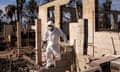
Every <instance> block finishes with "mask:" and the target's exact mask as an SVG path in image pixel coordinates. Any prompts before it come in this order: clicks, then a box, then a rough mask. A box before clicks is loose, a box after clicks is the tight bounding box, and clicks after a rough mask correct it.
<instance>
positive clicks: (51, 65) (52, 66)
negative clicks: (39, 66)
mask: <svg viewBox="0 0 120 72" xmlns="http://www.w3.org/2000/svg"><path fill="white" fill-rule="evenodd" d="M55 67H56V66H55V64H50V65H49V66H47V65H46V66H45V68H46V69H51V68H55Z"/></svg>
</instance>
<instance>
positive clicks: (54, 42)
mask: <svg viewBox="0 0 120 72" xmlns="http://www.w3.org/2000/svg"><path fill="white" fill-rule="evenodd" d="M60 37H62V39H64V42H65V43H66V42H67V39H66V36H65V35H64V33H63V32H62V30H61V29H59V28H54V30H53V31H50V30H47V31H46V32H45V35H44V38H43V41H46V40H47V39H48V45H47V48H46V62H47V66H49V65H51V64H54V65H55V60H60V59H61V55H60V45H59V43H58V42H59V40H60ZM52 55H53V56H54V57H55V59H53V57H52Z"/></svg>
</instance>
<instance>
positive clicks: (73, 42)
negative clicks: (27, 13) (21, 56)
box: [17, 0, 120, 72]
mask: <svg viewBox="0 0 120 72" xmlns="http://www.w3.org/2000/svg"><path fill="white" fill-rule="evenodd" d="M111 1H114V0H111ZM111 1H109V0H106V1H105V2H104V3H102V6H103V8H102V9H100V7H99V5H100V0H81V3H74V4H75V6H71V3H72V1H71V0H52V1H51V2H48V3H45V4H42V5H40V6H39V15H38V19H36V20H35V26H34V27H33V29H34V30H35V49H34V50H33V51H34V53H35V54H36V55H35V57H36V58H35V60H34V61H33V62H34V63H35V64H37V65H38V64H39V65H40V64H42V63H43V62H45V60H44V51H43V49H42V48H41V45H40V44H41V40H42V38H43V34H44V32H45V29H46V28H47V24H46V23H47V21H48V20H49V19H52V20H53V21H54V23H55V26H56V27H58V28H61V29H62V30H63V32H64V33H65V34H66V36H67V39H68V41H69V46H68V48H65V49H66V51H65V52H63V53H62V60H61V61H58V62H57V64H58V67H57V68H55V69H51V70H48V71H47V70H43V71H41V70H40V69H41V67H40V68H38V69H30V71H31V72H35V71H36V72H119V71H120V69H119V67H120V65H119V62H120V58H119V57H120V56H119V55H120V24H119V21H118V18H119V14H120V10H111V4H112V2H111ZM63 18H65V19H63ZM111 19H112V20H111ZM18 27H19V26H18ZM18 34H19V31H18ZM18 37H20V36H18ZM17 43H19V46H18V49H19V48H22V46H21V41H18V42H17ZM18 51H19V53H21V51H20V50H18ZM27 60H30V59H29V58H28V59H27Z"/></svg>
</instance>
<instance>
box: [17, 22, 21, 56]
mask: <svg viewBox="0 0 120 72" xmlns="http://www.w3.org/2000/svg"><path fill="white" fill-rule="evenodd" d="M20 48H21V27H20V23H19V22H17V49H18V56H20Z"/></svg>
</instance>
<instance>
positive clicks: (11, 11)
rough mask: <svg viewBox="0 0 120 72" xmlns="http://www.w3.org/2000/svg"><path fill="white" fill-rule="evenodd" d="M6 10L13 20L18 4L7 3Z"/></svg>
mask: <svg viewBox="0 0 120 72" xmlns="http://www.w3.org/2000/svg"><path fill="white" fill-rule="evenodd" d="M5 11H6V16H7V17H8V18H10V19H11V21H13V18H14V17H15V11H16V6H15V5H7V6H6V7H5Z"/></svg>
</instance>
